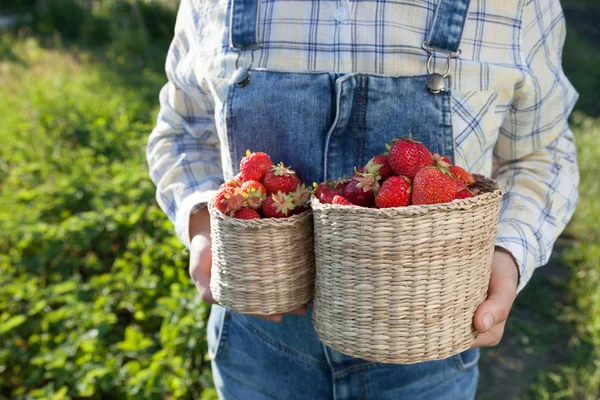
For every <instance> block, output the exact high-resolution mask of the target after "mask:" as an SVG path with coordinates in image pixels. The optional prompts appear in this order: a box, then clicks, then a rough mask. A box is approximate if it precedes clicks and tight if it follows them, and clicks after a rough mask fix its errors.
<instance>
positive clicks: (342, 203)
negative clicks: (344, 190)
mask: <svg viewBox="0 0 600 400" xmlns="http://www.w3.org/2000/svg"><path fill="white" fill-rule="evenodd" d="M331 204H335V205H338V206H353V205H354V204H352V203H350V202H349V201H348V200H346V199H345V198H344V197H343V196H340V195H339V194H336V195H335V196H333V201H332V202H331Z"/></svg>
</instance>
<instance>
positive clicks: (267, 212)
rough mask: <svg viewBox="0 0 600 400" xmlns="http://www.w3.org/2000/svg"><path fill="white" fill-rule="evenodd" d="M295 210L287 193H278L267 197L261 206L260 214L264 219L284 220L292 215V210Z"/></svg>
mask: <svg viewBox="0 0 600 400" xmlns="http://www.w3.org/2000/svg"><path fill="white" fill-rule="evenodd" d="M294 208H296V206H295V205H294V202H293V201H292V198H291V196H290V195H289V194H287V193H282V192H278V193H277V194H272V195H270V196H267V198H266V199H265V202H264V203H263V205H262V212H263V215H264V216H265V218H286V217H289V216H290V215H292V210H293V209H294Z"/></svg>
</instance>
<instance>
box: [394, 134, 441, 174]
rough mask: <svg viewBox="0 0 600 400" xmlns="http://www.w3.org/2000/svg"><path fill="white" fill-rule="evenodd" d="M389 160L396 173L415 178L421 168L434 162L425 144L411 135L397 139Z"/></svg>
mask: <svg viewBox="0 0 600 400" xmlns="http://www.w3.org/2000/svg"><path fill="white" fill-rule="evenodd" d="M388 162H389V163H390V166H391V167H392V170H394V173H395V174H396V175H400V176H406V177H407V178H408V179H414V177H415V175H416V174H417V172H418V171H419V170H420V169H422V168H425V167H427V166H429V165H431V164H432V163H433V158H432V157H431V153H430V152H429V150H428V149H427V147H425V145H424V144H422V143H419V142H417V141H415V140H413V139H412V137H409V138H408V139H404V138H402V139H400V140H397V141H395V142H394V143H393V144H392V145H391V147H390V148H389V152H388Z"/></svg>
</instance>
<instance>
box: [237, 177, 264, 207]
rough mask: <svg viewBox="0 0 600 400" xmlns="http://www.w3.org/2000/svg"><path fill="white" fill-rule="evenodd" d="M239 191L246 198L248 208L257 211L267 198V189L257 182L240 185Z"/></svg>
mask: <svg viewBox="0 0 600 400" xmlns="http://www.w3.org/2000/svg"><path fill="white" fill-rule="evenodd" d="M240 191H241V193H242V195H243V196H244V197H246V203H247V204H248V207H250V208H252V209H253V210H258V209H259V208H260V206H262V203H263V201H265V198H266V197H267V189H265V187H264V185H263V184H262V183H260V182H258V181H246V182H244V183H243V184H242V187H241V188H240Z"/></svg>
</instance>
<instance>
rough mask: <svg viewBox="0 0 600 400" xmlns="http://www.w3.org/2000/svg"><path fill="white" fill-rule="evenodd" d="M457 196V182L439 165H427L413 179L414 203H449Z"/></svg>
mask: <svg viewBox="0 0 600 400" xmlns="http://www.w3.org/2000/svg"><path fill="white" fill-rule="evenodd" d="M455 197H456V183H454V179H453V178H452V176H450V174H449V173H447V172H446V171H444V170H443V169H442V168H439V167H433V166H430V167H425V168H423V169H422V170H420V171H419V172H417V175H416V176H415V180H414V181H413V193H412V204H437V203H447V202H449V201H452V200H454V198H455Z"/></svg>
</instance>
